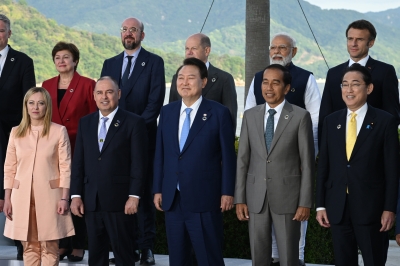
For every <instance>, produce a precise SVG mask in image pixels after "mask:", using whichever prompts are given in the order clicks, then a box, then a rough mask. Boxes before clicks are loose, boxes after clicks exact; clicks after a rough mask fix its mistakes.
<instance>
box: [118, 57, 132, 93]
mask: <svg viewBox="0 0 400 266" xmlns="http://www.w3.org/2000/svg"><path fill="white" fill-rule="evenodd" d="M127 58H128V64H127V66H126V68H125V72H124V75H122V79H121V86H124V85H125V84H126V82H127V81H128V79H129V72H131V66H132V58H133V56H132V55H128V56H127Z"/></svg>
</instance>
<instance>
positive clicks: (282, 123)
mask: <svg viewBox="0 0 400 266" xmlns="http://www.w3.org/2000/svg"><path fill="white" fill-rule="evenodd" d="M292 117H293V107H292V105H291V104H290V103H289V102H287V101H286V102H285V105H284V106H283V109H282V113H281V116H280V117H279V120H278V125H276V129H275V133H274V138H273V139H272V143H271V150H270V151H269V154H271V153H272V151H273V150H274V147H275V145H276V143H277V142H278V140H279V138H280V137H281V135H282V133H283V131H284V130H285V128H286V126H287V125H288V124H289V122H290V120H292Z"/></svg>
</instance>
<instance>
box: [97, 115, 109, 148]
mask: <svg viewBox="0 0 400 266" xmlns="http://www.w3.org/2000/svg"><path fill="white" fill-rule="evenodd" d="M101 120H103V123H102V124H101V127H100V132H99V150H100V151H101V149H102V148H103V144H104V141H105V139H106V135H107V127H106V123H107V120H108V117H102V118H101Z"/></svg>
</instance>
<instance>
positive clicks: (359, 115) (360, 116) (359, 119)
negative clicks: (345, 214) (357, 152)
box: [317, 103, 368, 211]
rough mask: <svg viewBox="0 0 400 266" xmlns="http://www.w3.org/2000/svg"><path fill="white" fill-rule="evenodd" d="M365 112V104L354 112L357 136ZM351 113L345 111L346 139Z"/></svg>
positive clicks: (366, 106) (366, 105)
mask: <svg viewBox="0 0 400 266" xmlns="http://www.w3.org/2000/svg"><path fill="white" fill-rule="evenodd" d="M367 111H368V104H367V103H364V105H363V106H361V107H360V108H358V110H356V111H355V112H354V113H356V114H357V115H356V117H355V119H356V121H357V136H358V133H360V129H361V126H362V124H363V123H364V118H365V115H366V114H367ZM352 113H353V111H350V110H349V109H347V116H346V137H347V125H348V124H349V122H350V119H351V114H352ZM322 210H325V208H324V207H318V208H317V211H322Z"/></svg>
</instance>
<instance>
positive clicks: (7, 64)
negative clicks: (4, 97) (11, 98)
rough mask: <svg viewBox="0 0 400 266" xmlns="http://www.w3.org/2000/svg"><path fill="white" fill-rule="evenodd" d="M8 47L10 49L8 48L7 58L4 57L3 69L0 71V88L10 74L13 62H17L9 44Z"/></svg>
mask: <svg viewBox="0 0 400 266" xmlns="http://www.w3.org/2000/svg"><path fill="white" fill-rule="evenodd" d="M9 47H10V49H9V50H8V53H7V58H6V61H5V62H4V67H3V70H2V71H1V77H0V89H1V88H3V86H4V84H5V83H6V81H7V79H8V77H9V76H10V73H11V72H12V70H13V68H14V66H15V64H17V63H18V58H17V57H15V52H14V50H13V49H12V48H11V46H9ZM15 89H16V88H15Z"/></svg>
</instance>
